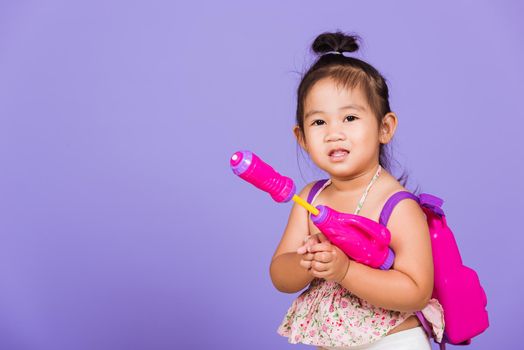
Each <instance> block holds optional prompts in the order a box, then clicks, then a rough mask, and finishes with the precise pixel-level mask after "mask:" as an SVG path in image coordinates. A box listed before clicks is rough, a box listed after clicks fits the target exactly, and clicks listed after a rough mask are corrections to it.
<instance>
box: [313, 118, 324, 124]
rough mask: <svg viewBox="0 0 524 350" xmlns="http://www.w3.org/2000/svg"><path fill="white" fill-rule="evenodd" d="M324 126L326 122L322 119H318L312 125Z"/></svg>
mask: <svg viewBox="0 0 524 350" xmlns="http://www.w3.org/2000/svg"><path fill="white" fill-rule="evenodd" d="M322 124H324V121H323V120H320V119H317V120H315V121H313V123H311V125H322Z"/></svg>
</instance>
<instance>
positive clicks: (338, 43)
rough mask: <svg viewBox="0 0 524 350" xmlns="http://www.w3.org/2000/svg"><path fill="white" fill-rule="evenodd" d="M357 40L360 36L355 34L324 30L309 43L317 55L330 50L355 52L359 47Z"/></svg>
mask: <svg viewBox="0 0 524 350" xmlns="http://www.w3.org/2000/svg"><path fill="white" fill-rule="evenodd" d="M357 40H358V41H360V37H358V36H357V35H347V34H344V33H342V32H340V31H337V32H336V33H329V32H326V33H322V34H320V35H319V36H317V38H316V39H315V41H313V44H312V45H311V49H312V50H313V52H315V53H317V54H319V55H322V54H324V53H326V52H330V51H337V52H340V53H343V52H355V51H357V50H358V47H359V46H358V43H357Z"/></svg>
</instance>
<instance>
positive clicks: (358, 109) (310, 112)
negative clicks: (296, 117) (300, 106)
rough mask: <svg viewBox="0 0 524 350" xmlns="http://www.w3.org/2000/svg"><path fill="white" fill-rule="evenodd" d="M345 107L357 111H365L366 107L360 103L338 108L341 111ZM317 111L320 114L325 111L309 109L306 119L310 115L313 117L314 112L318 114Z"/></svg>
mask: <svg viewBox="0 0 524 350" xmlns="http://www.w3.org/2000/svg"><path fill="white" fill-rule="evenodd" d="M344 109H356V110H357V111H365V110H366V109H365V108H364V107H363V106H359V105H354V104H353V105H347V106H344V107H340V108H339V109H338V110H339V111H341V110H344ZM317 113H320V114H323V113H324V112H323V111H315V110H313V111H309V112H307V113H306V116H305V117H304V119H307V118H309V117H311V116H312V115H313V114H317Z"/></svg>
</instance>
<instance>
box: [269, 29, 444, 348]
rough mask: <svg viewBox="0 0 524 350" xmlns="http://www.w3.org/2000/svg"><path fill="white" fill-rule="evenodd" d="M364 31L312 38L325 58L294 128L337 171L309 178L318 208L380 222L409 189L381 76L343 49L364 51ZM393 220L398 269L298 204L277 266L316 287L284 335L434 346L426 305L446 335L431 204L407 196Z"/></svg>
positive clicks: (326, 341) (305, 87) (323, 344)
mask: <svg viewBox="0 0 524 350" xmlns="http://www.w3.org/2000/svg"><path fill="white" fill-rule="evenodd" d="M357 39H358V37H356V36H349V35H345V34H343V33H341V32H336V33H324V34H321V35H319V36H318V37H317V38H316V39H315V41H314V42H313V45H312V49H313V51H314V52H315V53H317V54H320V57H319V58H318V60H317V61H316V62H315V63H314V64H313V66H312V67H311V68H310V69H309V70H308V72H307V73H306V74H305V75H304V77H303V79H302V81H301V83H300V85H299V88H298V101H297V114H296V123H297V125H296V126H295V128H294V133H295V136H296V138H297V141H298V143H299V144H300V146H301V147H302V148H303V149H304V150H305V151H306V152H307V153H308V155H309V156H310V158H311V159H312V160H313V162H314V163H315V164H316V165H317V166H318V167H319V168H320V169H322V170H324V171H325V172H327V173H328V174H329V179H328V180H327V181H326V180H324V181H319V182H313V183H310V184H309V185H307V186H306V187H305V188H304V189H303V190H302V191H301V192H300V194H299V195H300V196H301V197H302V198H304V199H307V200H308V201H309V202H310V203H312V204H313V205H315V206H316V205H320V204H323V205H326V206H329V207H331V208H333V209H335V210H337V211H340V212H347V213H354V214H358V215H361V216H364V217H367V218H370V219H372V220H375V221H377V222H379V218H380V216H381V213H382V209H383V207H384V205H385V203H386V202H387V201H388V199H389V198H390V197H391V196H392V195H393V194H394V193H396V192H399V191H406V189H405V188H404V187H403V185H401V184H400V183H399V182H398V181H397V179H396V178H395V177H393V176H392V175H391V174H390V173H389V171H388V169H389V159H388V157H387V153H386V149H385V147H386V145H387V144H388V143H389V142H390V141H391V139H392V137H393V135H394V133H395V129H396V127H397V123H398V121H397V116H396V115H395V113H393V112H392V111H391V110H390V107H389V101H388V98H389V94H388V87H387V85H386V81H385V79H384V78H383V77H382V76H381V74H380V73H379V72H378V71H377V70H376V69H375V68H373V67H372V66H371V65H369V64H368V63H366V62H364V61H362V60H359V59H357V58H354V57H348V56H346V55H343V54H342V53H343V52H354V51H357V50H358V43H357ZM387 228H388V229H389V231H390V232H391V243H390V247H391V248H392V249H393V251H394V252H395V262H394V265H393V266H392V268H391V269H390V270H379V269H374V268H371V267H369V266H367V265H364V264H360V263H358V262H356V261H354V260H351V259H350V258H349V257H348V256H347V255H345V254H344V253H343V252H342V251H341V250H340V249H339V248H338V247H336V246H334V245H332V244H331V243H330V242H329V241H328V240H327V239H326V237H325V236H324V235H323V234H322V233H320V232H318V229H317V228H316V227H315V225H314V224H313V222H312V221H311V219H310V218H309V216H308V213H307V211H306V210H305V209H303V208H302V207H301V206H298V205H296V204H295V205H294V206H293V209H292V210H291V213H290V216H289V221H288V224H287V226H286V229H285V231H284V234H283V237H282V239H281V241H280V243H279V245H278V247H277V249H276V251H275V254H274V255H273V258H272V261H271V267H270V274H271V279H272V281H273V284H274V285H275V287H276V288H277V289H278V290H279V291H282V292H285V293H295V292H298V291H300V290H302V289H303V288H304V287H306V286H308V288H307V289H306V290H305V291H304V292H302V293H301V294H300V296H298V297H297V298H296V299H295V300H294V302H293V304H292V305H291V307H290V308H289V310H288V312H287V314H286V316H285V318H284V320H283V322H282V324H281V325H280V327H279V328H278V333H279V334H280V335H283V336H285V337H288V339H289V342H290V343H299V342H300V343H304V344H311V345H316V346H317V349H417V350H420V349H431V346H430V343H429V340H428V337H427V335H426V333H425V332H424V330H423V328H422V327H421V322H420V321H419V319H418V317H417V316H416V315H415V313H416V312H417V311H421V312H420V313H419V314H420V315H424V316H425V319H426V320H427V321H429V324H430V325H431V327H430V329H431V328H432V332H433V336H434V337H435V338H436V340H437V341H440V340H441V339H442V334H443V330H444V321H443V311H442V308H441V306H440V304H439V303H438V301H437V300H435V299H431V294H432V290H433V260H432V254H431V241H430V237H429V230H428V226H427V223H426V217H425V215H424V212H423V211H422V210H421V208H420V207H419V205H418V203H417V202H415V201H414V200H402V201H400V202H398V203H397V204H396V205H395V206H394V208H393V210H392V212H391V215H390V216H389V220H387Z"/></svg>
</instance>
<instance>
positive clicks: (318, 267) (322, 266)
mask: <svg viewBox="0 0 524 350" xmlns="http://www.w3.org/2000/svg"><path fill="white" fill-rule="evenodd" d="M329 266H330V264H326V263H323V262H319V261H316V260H315V261H313V262H312V263H311V268H312V269H313V270H315V271H317V272H324V271H327V270H329Z"/></svg>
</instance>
